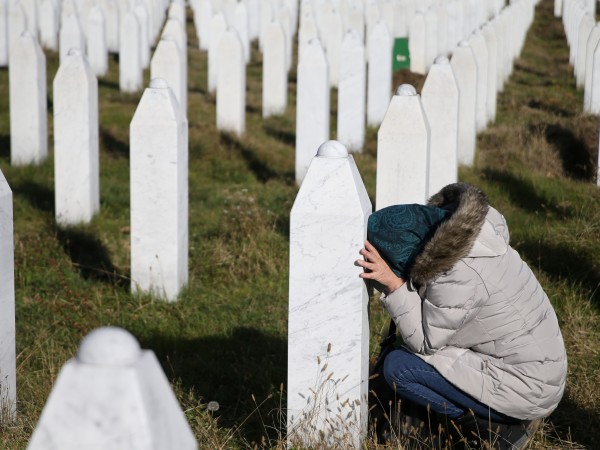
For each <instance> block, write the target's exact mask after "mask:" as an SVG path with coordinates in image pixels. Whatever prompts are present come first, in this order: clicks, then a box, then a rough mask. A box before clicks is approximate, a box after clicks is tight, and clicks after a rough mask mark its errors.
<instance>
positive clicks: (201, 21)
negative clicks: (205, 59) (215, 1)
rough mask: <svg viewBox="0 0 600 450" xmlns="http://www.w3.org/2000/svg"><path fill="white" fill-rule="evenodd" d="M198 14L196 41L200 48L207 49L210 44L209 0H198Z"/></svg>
mask: <svg viewBox="0 0 600 450" xmlns="http://www.w3.org/2000/svg"><path fill="white" fill-rule="evenodd" d="M197 16H198V41H199V45H200V50H206V51H208V48H209V46H210V21H211V18H212V16H213V10H212V4H211V2H210V0H199V9H198V12H197Z"/></svg>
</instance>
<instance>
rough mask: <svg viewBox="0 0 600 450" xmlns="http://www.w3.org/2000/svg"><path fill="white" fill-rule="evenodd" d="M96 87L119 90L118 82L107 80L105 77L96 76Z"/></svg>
mask: <svg viewBox="0 0 600 450" xmlns="http://www.w3.org/2000/svg"><path fill="white" fill-rule="evenodd" d="M98 87H105V88H107V89H114V90H115V91H118V90H119V83H116V82H114V81H110V80H107V79H106V78H98Z"/></svg>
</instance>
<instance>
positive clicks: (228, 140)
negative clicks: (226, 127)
mask: <svg viewBox="0 0 600 450" xmlns="http://www.w3.org/2000/svg"><path fill="white" fill-rule="evenodd" d="M221 143H222V144H224V145H227V146H229V147H232V148H234V149H235V150H237V151H239V152H240V155H241V156H242V158H244V161H245V162H246V165H247V166H248V169H249V170H250V171H251V172H252V173H253V174H254V175H255V176H256V178H257V179H258V180H259V181H260V182H262V183H266V182H268V181H269V180H273V179H275V180H283V181H285V182H286V183H292V182H294V174H293V173H290V172H285V173H278V172H276V171H275V170H273V169H272V168H270V167H269V166H268V165H267V164H266V163H265V162H264V161H262V160H261V159H260V158H259V157H258V156H257V155H256V153H255V151H254V149H252V148H251V147H250V146H248V145H245V144H244V143H243V142H242V141H240V140H239V139H237V138H236V137H235V136H233V135H232V134H229V133H221Z"/></svg>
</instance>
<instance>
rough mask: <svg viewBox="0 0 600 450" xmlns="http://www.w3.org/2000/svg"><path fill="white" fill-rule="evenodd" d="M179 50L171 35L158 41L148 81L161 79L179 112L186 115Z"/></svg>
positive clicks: (183, 74) (183, 75)
mask: <svg viewBox="0 0 600 450" xmlns="http://www.w3.org/2000/svg"><path fill="white" fill-rule="evenodd" d="M183 70H184V68H183V62H182V61H181V50H180V48H179V45H178V44H177V41H176V40H175V38H174V37H173V36H171V35H169V36H166V37H163V38H162V39H161V40H160V41H158V45H157V46H156V50H154V55H152V61H151V63H150V79H154V78H162V79H163V80H165V81H166V82H167V85H168V86H169V87H170V88H171V90H172V91H173V94H174V95H175V98H176V99H177V103H178V104H179V106H180V107H181V111H182V112H183V113H184V114H186V115H187V113H186V109H185V104H184V103H183V100H184V91H185V83H184V77H185V73H184V72H183Z"/></svg>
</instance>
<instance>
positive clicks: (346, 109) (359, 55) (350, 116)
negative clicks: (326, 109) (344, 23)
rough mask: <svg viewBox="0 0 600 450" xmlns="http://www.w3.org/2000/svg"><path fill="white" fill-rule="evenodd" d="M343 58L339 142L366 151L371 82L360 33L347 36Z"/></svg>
mask: <svg viewBox="0 0 600 450" xmlns="http://www.w3.org/2000/svg"><path fill="white" fill-rule="evenodd" d="M341 55H342V59H341V63H340V86H339V88H338V117H337V140H338V141H340V142H341V143H343V144H344V145H345V146H346V148H347V149H348V150H349V151H351V152H362V147H363V144H364V141H365V112H366V111H365V109H366V98H365V97H366V89H367V86H366V81H367V80H366V67H365V47H364V45H363V42H362V39H361V38H360V35H359V34H358V33H357V32H356V31H354V30H350V31H348V32H347V33H346V36H345V37H344V41H343V44H342V53H341Z"/></svg>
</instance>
